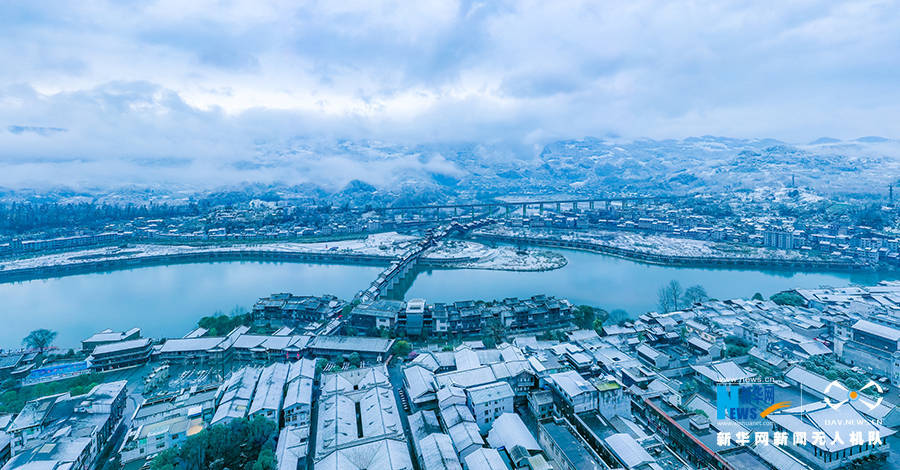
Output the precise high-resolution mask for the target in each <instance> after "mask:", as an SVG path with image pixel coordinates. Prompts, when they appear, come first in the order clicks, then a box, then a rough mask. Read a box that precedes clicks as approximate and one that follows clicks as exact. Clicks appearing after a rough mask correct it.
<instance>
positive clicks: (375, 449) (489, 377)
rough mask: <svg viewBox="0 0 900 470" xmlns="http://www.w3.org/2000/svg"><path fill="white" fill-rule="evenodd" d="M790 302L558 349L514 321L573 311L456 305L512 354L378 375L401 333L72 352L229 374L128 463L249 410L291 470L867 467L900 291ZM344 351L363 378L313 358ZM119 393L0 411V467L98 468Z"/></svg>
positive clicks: (683, 318) (152, 435) (435, 350)
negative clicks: (269, 428)
mask: <svg viewBox="0 0 900 470" xmlns="http://www.w3.org/2000/svg"><path fill="white" fill-rule="evenodd" d="M785 296H786V298H789V299H790V300H791V304H795V305H784V304H778V303H775V302H774V301H771V300H742V299H734V300H724V301H718V300H710V301H705V302H701V303H697V304H694V305H692V306H691V307H690V308H687V309H684V310H680V311H675V312H669V313H656V312H650V313H647V314H644V315H641V316H639V317H637V318H634V319H631V320H627V321H624V322H622V323H620V324H615V325H614V324H610V325H605V326H603V328H602V330H601V331H595V330H578V329H573V328H572V327H571V326H570V327H568V328H566V333H565V335H564V338H559V337H557V339H555V340H547V339H540V338H546V337H547V336H541V337H538V336H536V335H533V334H529V333H521V332H520V333H516V330H517V329H516V327H515V326H513V325H516V322H518V321H520V320H518V319H517V318H516V315H518V314H519V312H525V313H521V314H522V315H528V314H529V313H527V312H532V311H534V310H533V309H542V308H544V309H546V310H544V311H551V310H552V309H551V308H549V307H548V305H550V304H553V303H554V302H555V303H557V304H559V305H566V306H567V307H570V306H568V303H567V302H565V301H557V300H555V299H552V298H548V297H542V296H538V297H534V298H531V299H526V300H524V301H519V300H515V299H510V300H508V301H503V302H495V303H478V304H468V303H465V302H460V303H456V304H453V307H452V308H454V309H456V310H457V311H461V310H465V309H468V308H470V307H474V310H475V311H478V312H480V313H479V315H483V316H482V317H481V318H485V316H486V317H489V318H496V319H499V321H500V322H501V324H504V325H506V326H507V329H508V331H509V333H510V334H509V336H508V338H509V339H508V341H506V342H503V343H502V344H499V345H497V346H496V347H485V344H484V343H483V342H482V341H478V340H475V341H462V342H460V343H458V344H457V345H456V346H455V347H452V348H451V347H449V346H446V344H447V343H446V341H444V343H443V345H441V346H436V345H434V343H431V344H432V346H422V347H420V348H419V349H417V350H415V351H414V352H413V353H412V354H410V356H408V357H401V358H397V361H395V362H392V363H391V364H390V365H387V364H385V363H384V360H385V359H386V358H387V357H388V356H389V354H390V349H391V346H392V344H393V342H394V340H390V339H382V338H372V337H362V336H334V335H331V336H329V335H312V334H309V333H306V332H301V333H300V334H296V333H295V332H294V330H293V329H292V328H290V327H281V328H280V329H279V331H277V332H276V333H275V334H271V335H254V334H250V332H249V329H248V328H247V327H239V328H237V329H235V330H234V331H232V332H231V333H230V334H228V335H225V336H222V337H208V336H205V333H206V332H204V331H199V330H197V331H193V332H191V333H189V334H188V335H186V336H185V337H184V338H177V339H168V340H165V341H163V342H160V343H158V344H153V343H152V342H147V344H145V342H144V340H142V338H141V337H140V332H139V331H137V330H129V331H125V332H113V331H104V332H100V333H98V334H97V335H94V336H93V337H91V338H88V339H86V340H85V342H84V347H85V350H86V351H88V350H89V351H90V354H91V358H93V359H92V360H91V364H92V366H93V367H94V368H95V369H96V370H103V368H105V367H108V366H109V364H113V363H115V358H114V357H112V356H110V355H111V354H112V355H113V356H114V355H115V352H116V351H121V354H122V358H123V359H122V361H124V362H122V364H131V362H128V361H131V360H134V358H135V357H140V358H141V361H146V360H153V361H159V364H161V365H158V366H156V369H155V370H154V371H153V373H152V374H150V375H151V376H154V377H156V376H157V375H158V374H160V373H161V372H162V371H164V369H166V368H168V367H179V368H186V369H191V368H194V369H206V370H208V369H210V368H218V367H219V366H221V368H222V370H229V371H231V372H230V374H228V375H227V376H225V377H224V380H222V381H221V382H216V383H213V384H207V385H203V386H196V385H195V386H190V387H181V388H177V389H172V388H171V387H168V388H167V387H166V386H165V385H162V386H160V387H153V389H154V390H155V391H154V393H153V394H149V395H148V396H147V398H146V399H145V401H144V402H143V403H142V404H139V406H138V407H137V409H136V410H135V412H134V414H133V416H132V417H131V421H130V426H129V429H128V431H127V433H126V437H125V439H124V442H123V443H122V444H121V446H120V447H119V448H118V449H117V451H118V453H119V456H120V458H121V459H122V461H123V463H126V464H131V463H133V462H146V461H148V459H150V458H152V456H154V455H156V454H157V453H159V452H160V451H162V450H164V449H167V448H170V447H172V446H175V445H178V444H179V443H180V442H182V441H183V440H184V439H186V438H187V437H189V436H191V435H194V434H196V433H198V432H201V431H202V430H203V429H205V428H206V427H208V426H211V425H216V424H222V423H227V422H229V421H231V420H234V419H241V418H245V417H255V416H260V417H263V418H265V419H269V420H272V421H273V422H276V423H278V425H279V429H280V431H279V437H278V441H277V457H278V462H279V468H280V469H284V470H296V469H298V468H314V469H320V470H325V469H335V468H341V469H350V470H354V469H371V468H384V469H398V470H399V469H407V470H409V469H412V468H413V467H418V468H420V469H424V470H441V469H460V470H462V469H465V470H470V469H471V470H481V469H497V468H499V469H504V468H506V469H515V470H518V469H530V470H546V469H549V468H566V469H573V470H574V469H582V468H596V469H607V468H626V469H636V470H658V469H664V470H669V469H672V470H674V469H689V468H717V469H740V470H747V469H754V470H755V469H767V470H772V469H798V470H802V469H816V470H836V469H839V468H847V467H848V466H851V465H855V464H859V463H865V462H873V464H875V465H878V462H883V460H884V459H885V458H886V456H887V454H888V453H889V447H888V445H887V443H886V440H887V439H889V438H891V436H893V435H894V433H895V429H896V427H897V426H900V413H898V411H897V409H896V407H895V405H894V403H895V402H896V400H895V399H894V398H892V397H896V392H895V391H894V389H895V387H898V386H900V383H898V373H897V370H898V366H897V364H898V363H900V361H897V360H896V358H897V357H900V352H898V351H900V325H898V322H897V321H896V318H898V313H900V283H897V282H883V283H880V284H877V285H873V286H868V287H848V288H839V289H825V288H822V289H810V290H796V291H792V292H789V293H788V294H786V295H785ZM785 296H783V297H785ZM290 299H291V298H290V297H285V298H283V299H281V302H282V303H281V304H280V305H279V306H276V307H278V308H284V306H285V305H288V304H289V303H290ZM318 305H319V306H321V305H323V304H321V303H320V304H318ZM262 307H263V308H265V305H262ZM444 307H447V306H446V305H445V306H443V307H441V306H440V304H435V305H427V304H426V303H424V302H418V301H409V302H405V303H404V302H392V301H377V302H372V303H369V304H359V305H357V306H356V307H355V309H354V312H355V311H356V310H360V311H361V312H364V313H363V314H361V316H362V317H374V318H375V319H376V320H375V321H376V323H375V324H374V328H375V329H379V328H384V329H388V330H395V331H399V330H400V329H402V328H408V326H403V325H404V323H403V321H405V322H406V325H409V324H410V323H409V322H410V318H409V317H408V316H407V317H406V318H405V319H404V318H403V316H404V315H408V312H414V313H415V314H417V315H422V316H423V318H424V317H425V316H426V315H428V313H427V312H429V311H434V310H435V309H438V308H444ZM520 307H521V308H520ZM318 308H319V307H316V308H315V309H318ZM315 309H311V310H315ZM377 312H387V313H377ZM495 312H497V313H496V314H495ZM353 315H354V314H351V315H350V316H351V318H350V319H347V321H348V322H349V323H351V324H353V319H352V317H353ZM379 319H386V320H379ZM377 321H386V322H387V323H385V324H380V325H379V324H378V323H377ZM554 321H559V320H554ZM484 324H485V323H484V320H481V323H480V325H482V326H481V327H482V328H483V327H484ZM551 324H553V325H555V324H556V323H551ZM421 325H422V327H423V331H431V330H430V329H429V328H431V327H426V325H429V323H428V322H426V321H424V320H423V321H422V322H421ZM359 327H360V328H362V325H359ZM521 330H525V331H527V328H524V329H521ZM521 330H520V331H521ZM439 337H440V336H439ZM454 344H456V343H454ZM136 351H139V352H136ZM353 353H356V354H357V355H359V357H360V358H361V360H362V362H364V364H362V365H361V366H360V367H357V366H356V365H352V364H348V363H346V362H342V361H338V362H339V363H338V364H337V367H335V364H329V365H328V367H325V368H324V370H323V367H322V366H323V365H325V364H326V363H325V362H322V363H319V364H317V360H318V358H331V359H334V358H338V357H345V358H346V357H347V356H349V355H351V354H353ZM136 354H137V356H136ZM144 354H147V355H148V356H144ZM145 357H148V358H149V359H145ZM366 364H368V366H367V365H366ZM373 364H374V365H373ZM317 365H319V367H317ZM226 366H227V367H226ZM151 381H152V380H151V377H150V376H148V378H147V383H148V384H149V383H150V382H151ZM162 383H163V384H165V383H167V381H165V380H163V381H162ZM124 387H125V385H124V383H112V384H105V385H102V386H100V387H98V388H95V389H94V391H92V392H90V393H89V394H88V395H85V396H82V397H71V396H69V395H68V394H63V395H56V396H52V397H43V398H40V399H37V400H34V401H31V402H29V403H28V404H27V405H26V407H25V409H24V410H23V411H22V413H19V414H18V415H16V416H7V417H2V416H0V429H3V430H4V431H3V432H0V464H3V463H4V462H5V463H6V465H7V467H3V468H4V470H6V468H16V466H14V464H15V465H19V464H21V463H23V462H26V461H28V462H44V461H57V462H70V463H72V467H70V468H76V469H77V468H91V467H90V465H92V463H91V462H93V460H92V459H96V458H97V457H96V456H97V455H99V454H100V453H101V451H102V447H103V444H102V443H103V438H104V436H108V434H109V433H110V432H111V430H110V426H112V428H113V429H114V428H115V427H116V426H118V424H117V423H119V422H121V421H122V419H121V414H122V410H121V409H120V400H121V398H119V397H121V396H124V395H123V394H124ZM147 388H148V390H149V389H150V387H149V385H148V386H147ZM157 388H158V389H160V390H156V389H157ZM833 423H843V424H842V425H841V426H835V425H833ZM407 426H408V427H407ZM73 430H77V431H73ZM46 443H54V444H55V445H54V446H46V445H45V444H46ZM42 459H43V460H42ZM67 468H69V467H67ZM129 468H131V467H129Z"/></svg>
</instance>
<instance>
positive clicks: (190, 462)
mask: <svg viewBox="0 0 900 470" xmlns="http://www.w3.org/2000/svg"><path fill="white" fill-rule="evenodd" d="M277 435H278V425H277V424H275V422H273V421H270V420H268V419H265V418H263V417H261V416H257V417H255V418H252V419H247V418H244V419H238V420H234V421H231V422H229V423H228V424H221V425H217V426H212V427H209V428H207V429H204V430H203V431H201V432H199V433H197V434H195V435H193V436H191V437H188V438H187V439H186V440H184V441H183V442H182V443H181V444H180V445H179V446H178V447H173V448H170V449H166V450H164V451H163V452H161V453H160V454H158V455H157V456H156V457H155V458H154V459H153V462H152V463H151V464H150V468H151V469H153V470H168V469H175V468H178V469H200V468H203V469H215V470H224V469H225V468H229V469H252V470H274V468H275V438H276V436H277Z"/></svg>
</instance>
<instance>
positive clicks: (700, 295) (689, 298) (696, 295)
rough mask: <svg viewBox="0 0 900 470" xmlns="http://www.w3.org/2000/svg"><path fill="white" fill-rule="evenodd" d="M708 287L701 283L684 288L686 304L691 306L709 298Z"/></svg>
mask: <svg viewBox="0 0 900 470" xmlns="http://www.w3.org/2000/svg"><path fill="white" fill-rule="evenodd" d="M708 298H709V296H708V295H706V289H704V288H703V286H701V285H699V284H698V285H696V286H691V287H688V288H687V289H685V290H684V305H686V306H689V305H693V304H695V303H697V302H703V301H704V300H706V299H708Z"/></svg>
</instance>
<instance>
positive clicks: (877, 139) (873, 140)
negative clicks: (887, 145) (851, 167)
mask: <svg viewBox="0 0 900 470" xmlns="http://www.w3.org/2000/svg"><path fill="white" fill-rule="evenodd" d="M856 141H857V142H866V143H870V144H871V143H876V142H890V141H891V139H887V138H884V137H879V136H877V135H870V136H866V137H860V138H858V139H856Z"/></svg>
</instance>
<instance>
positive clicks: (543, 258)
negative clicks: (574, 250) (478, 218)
mask: <svg viewBox="0 0 900 470" xmlns="http://www.w3.org/2000/svg"><path fill="white" fill-rule="evenodd" d="M568 262H569V261H568V260H566V257H565V256H563V255H562V254H560V253H556V252H553V251H546V250H533V249H529V250H518V249H516V248H513V247H511V246H500V247H497V248H495V249H491V253H490V254H489V255H488V256H485V257H483V258H480V259H479V260H478V261H473V262H469V263H460V264H459V266H460V267H463V268H471V269H493V270H502V271H549V270H551V269H559V268H561V267H563V266H565V265H566V264H568Z"/></svg>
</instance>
